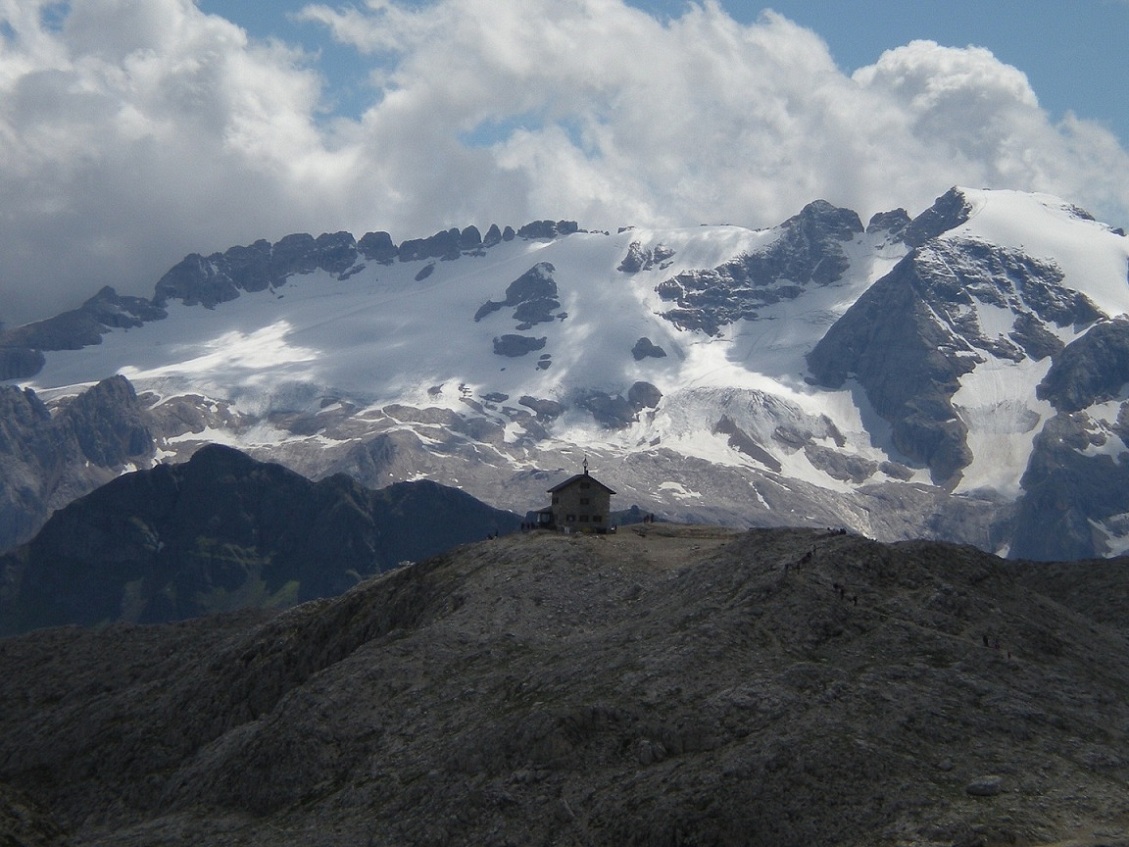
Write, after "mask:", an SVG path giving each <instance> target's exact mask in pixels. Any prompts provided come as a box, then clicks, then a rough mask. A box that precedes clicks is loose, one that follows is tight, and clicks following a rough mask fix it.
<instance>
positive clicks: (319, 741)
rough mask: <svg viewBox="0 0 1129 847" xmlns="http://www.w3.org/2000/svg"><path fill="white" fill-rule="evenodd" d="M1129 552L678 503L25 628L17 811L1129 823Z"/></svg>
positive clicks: (482, 822) (764, 823) (9, 667)
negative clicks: (641, 517) (770, 518)
mask: <svg viewBox="0 0 1129 847" xmlns="http://www.w3.org/2000/svg"><path fill="white" fill-rule="evenodd" d="M1127 581H1129V570H1127V569H1126V566H1125V562H1123V561H1120V560H1118V561H1098V562H1078V563H1072V564H1069V565H1052V564H1035V563H1009V562H1006V561H1004V560H1001V559H999V558H996V557H994V556H991V555H989V554H987V553H984V552H982V551H979V550H976V549H974V548H971V547H968V546H954V545H949V544H943V543H935V542H907V543H899V544H882V543H878V542H875V541H871V540H867V539H865V538H862V537H859V536H857V535H854V534H850V533H845V532H843V531H841V530H838V529H836V530H825V529H778V530H751V531H747V532H737V531H733V530H724V529H718V528H709V527H693V526H676V525H666V524H662V523H652V524H645V525H640V526H636V527H628V528H621V529H620V531H619V532H618V533H615V534H610V535H606V536H581V535H565V534H556V533H542V532H535V533H525V534H516V535H513V536H508V537H502V538H498V539H494V540H489V541H481V542H476V543H474V544H473V545H469V546H464V547H460V548H458V549H456V550H453V551H451V552H449V553H447V554H444V555H442V556H439V557H437V558H434V559H431V560H428V561H425V562H420V563H419V564H416V565H413V566H411V567H406V568H401V569H397V570H394V571H391V572H389V573H386V574H383V575H380V576H378V577H375V578H373V579H371V580H369V581H367V582H365V583H363V584H361V585H359V586H357V587H355V588H353V589H351V590H350V591H349V592H347V593H345V594H344V595H342V596H340V597H336V598H332V599H324V600H318V601H314V602H311V603H307V604H304V605H301V606H298V607H295V608H292V609H289V610H286V611H281V612H273V613H268V612H261V611H258V612H243V613H238V614H232V615H228V616H221V617H213V618H207V619H199V620H194V621H188V622H182V623H177V624H170V625H163V626H137V625H127V624H117V625H112V626H108V627H105V628H102V629H98V630H80V629H75V628H63V629H53V630H44V631H40V632H36V633H32V634H29V635H25V636H19V637H15V638H9V639H5V640H0V678H3V679H4V685H3V686H0V827H2V829H0V842H3V843H6V844H21V845H22V844H36V845H38V844H63V843H66V844H69V845H72V847H82V845H95V844H97V845H101V847H126V845H146V847H153V846H154V845H168V846H169V847H173V845H197V844H201V843H205V844H209V845H236V844H239V845H253V846H254V847H267V845H290V844H306V845H315V846H316V845H354V844H355V845H373V846H374V847H378V845H403V844H413V845H455V844H471V843H473V844H483V845H609V847H610V845H617V847H618V845H628V844H630V845H689V844H694V845H735V844H741V845H750V846H751V847H760V846H761V845H763V846H764V847H769V845H771V847H801V845H802V846H803V847H808V845H813V844H819V845H828V847H884V846H885V845H888V846H889V847H954V846H955V845H960V847H973V845H979V847H989V845H1004V844H1009V845H1052V844H1054V845H1072V847H1098V845H1106V847H1118V845H1122V846H1123V845H1129V826H1127V824H1126V821H1127V820H1129V795H1127V794H1126V792H1125V788H1124V786H1125V782H1126V779H1127V778H1129V746H1127V742H1126V738H1125V728H1126V726H1129V698H1127V697H1126V692H1127V691H1129V654H1127V652H1126V649H1125V639H1126V635H1127V631H1126V629H1125V626H1126V623H1125V622H1126V616H1125V611H1126V608H1125V599H1124V598H1125V597H1126V596H1129V592H1127V591H1126V588H1127V587H1129V586H1127V584H1126V583H1127Z"/></svg>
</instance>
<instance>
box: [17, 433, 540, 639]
mask: <svg viewBox="0 0 1129 847" xmlns="http://www.w3.org/2000/svg"><path fill="white" fill-rule="evenodd" d="M519 521H520V519H519V518H518V517H517V516H516V515H513V514H510V513H508V512H503V511H500V510H498V509H493V508H491V507H489V506H487V505H485V504H484V503H481V502H480V501H478V500H476V499H474V498H473V497H471V496H470V495H468V494H465V493H463V492H461V491H458V490H456V489H451V488H446V487H444V486H441V485H436V484H434V483H427V482H423V483H420V482H406V483H399V484H397V485H394V486H391V487H390V488H387V489H383V490H381V491H372V490H370V489H367V488H364V487H363V486H361V485H360V484H358V483H357V482H355V481H354V480H352V479H350V478H349V477H346V476H344V475H340V474H339V475H336V476H333V477H330V478H329V479H325V480H322V481H320V482H311V481H310V480H308V479H306V478H305V477H303V476H301V475H299V474H297V473H294V472H293V471H290V470H287V469H286V468H284V467H282V466H281V465H276V464H269V463H263V462H258V461H256V460H254V459H252V458H250V457H249V456H246V455H244V454H242V453H240V452H239V451H237V450H234V449H232V448H229V447H224V446H221V445H216V444H213V445H209V446H206V447H203V448H201V449H200V450H199V451H198V452H197V453H195V454H194V455H193V457H192V459H191V460H189V461H188V462H186V463H184V464H181V465H158V466H156V467H154V468H153V469H152V470H146V471H138V472H136V473H131V474H127V475H124V476H121V477H119V478H117V479H115V480H113V481H112V482H110V483H108V484H106V485H105V486H103V487H102V488H100V489H98V490H96V491H94V492H93V493H91V494H89V495H87V496H85V497H83V498H81V499H79V500H77V501H75V502H74V503H71V504H70V505H69V506H67V507H66V508H64V509H62V510H60V511H58V512H56V513H55V514H54V515H53V516H52V517H51V519H50V520H49V521H48V522H47V524H46V525H45V526H44V528H43V529H42V531H41V532H40V533H39V534H38V535H37V536H36V537H35V538H34V539H33V540H32V541H31V542H30V543H28V544H27V545H25V546H23V547H21V548H18V549H16V550H13V551H12V552H10V553H8V554H6V555H4V556H3V557H0V574H2V575H3V582H2V583H0V634H11V633H13V632H20V631H24V630H27V629H32V628H37V627H44V626H58V625H61V624H79V625H83V626H90V625H94V624H101V623H107V622H111V621H117V620H124V621H133V622H139V623H157V622H164V621H173V620H181V619H184V618H189V617H195V616H198V615H203V614H208V613H211V612H216V611H229V610H234V609H238V608H243V607H247V606H252V607H255V606H266V607H283V606H290V605H293V604H295V603H300V602H304V601H306V600H310V599H313V598H316V597H325V596H329V595H333V594H340V593H341V592H343V591H345V590H346V589H348V588H350V587H352V586H353V585H355V584H356V583H357V582H358V581H359V580H360V579H362V578H364V577H366V576H371V575H372V574H374V573H377V572H379V571H382V570H387V569H389V568H392V567H395V566H396V565H397V564H399V563H401V562H404V561H414V560H416V559H420V558H426V557H429V556H433V555H436V554H437V553H440V552H442V551H443V550H446V549H448V548H449V547H452V546H454V545H455V544H460V543H463V542H466V541H470V540H477V539H481V538H483V537H485V536H486V535H487V534H491V533H497V532H509V531H512V530H514V529H516V528H517V526H518V523H519Z"/></svg>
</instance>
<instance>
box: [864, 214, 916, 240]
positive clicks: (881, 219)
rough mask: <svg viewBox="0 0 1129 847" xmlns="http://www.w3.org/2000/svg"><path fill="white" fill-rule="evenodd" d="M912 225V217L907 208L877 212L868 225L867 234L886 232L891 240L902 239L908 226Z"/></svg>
mask: <svg viewBox="0 0 1129 847" xmlns="http://www.w3.org/2000/svg"><path fill="white" fill-rule="evenodd" d="M909 225H910V217H909V214H908V213H907V212H906V210H905V209H894V210H892V211H889V212H877V213H876V214H874V215H872V216H871V218H870V221H869V222H868V223H867V225H866V233H867V235H873V234H875V233H880V232H884V233H886V234H887V235H888V236H889V239H890V240H891V241H901V239H902V236H903V235H904V234H905V230H906V227H908V226H909Z"/></svg>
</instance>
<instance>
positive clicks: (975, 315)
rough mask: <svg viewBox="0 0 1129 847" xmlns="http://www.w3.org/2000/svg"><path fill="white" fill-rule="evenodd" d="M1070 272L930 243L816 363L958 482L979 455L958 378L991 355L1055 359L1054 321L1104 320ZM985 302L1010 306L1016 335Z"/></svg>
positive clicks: (1003, 253)
mask: <svg viewBox="0 0 1129 847" xmlns="http://www.w3.org/2000/svg"><path fill="white" fill-rule="evenodd" d="M1062 278H1063V276H1062V272H1061V270H1059V268H1058V267H1057V266H1055V265H1053V264H1048V263H1046V262H1043V261H1040V260H1038V259H1034V258H1031V257H1029V256H1026V255H1025V254H1023V253H1020V252H1018V251H1014V250H1008V249H1004V248H1000V247H996V246H993V245H989V244H985V243H983V242H979V241H974V240H970V239H946V240H934V241H930V242H928V243H927V244H924V245H922V246H920V247H918V248H917V249H915V250H914V251H913V252H911V253H910V254H909V255H908V256H907V257H906V258H905V259H903V260H902V261H901V262H900V263H899V264H898V265H897V266H896V267H895V268H894V270H893V271H891V272H890V273H889V274H888V275H887V276H885V277H884V278H882V279H880V280H879V281H877V282H876V283H875V284H874V285H873V286H871V288H870V289H868V290H867V291H866V292H865V293H864V294H863V295H862V296H861V297H860V298H859V299H858V300H857V301H856V302H855V304H854V305H853V306H852V307H851V308H850V309H848V311H847V312H846V313H845V314H844V315H843V317H842V318H841V319H840V320H839V321H837V322H836V323H835V325H834V326H832V327H831V329H830V330H829V331H828V332H827V334H826V335H825V336H824V337H823V339H822V340H820V342H819V343H818V344H817V345H816V347H815V348H814V349H813V350H812V352H811V353H810V354H809V356H808V364H809V366H810V368H811V371H812V374H813V375H814V376H815V378H816V379H817V380H818V381H819V382H820V383H822V384H824V385H828V386H840V385H842V384H843V383H844V381H845V380H846V379H847V378H849V377H853V378H856V379H857V380H858V381H859V383H860V384H861V385H862V386H863V388H864V389H865V390H866V392H867V397H868V398H869V399H870V401H871V403H873V405H874V407H875V409H876V410H877V411H878V413H879V414H880V415H882V416H883V417H884V418H886V419H887V420H888V421H889V422H890V423H891V424H892V426H893V437H894V443H895V444H896V446H897V447H898V449H899V450H901V451H902V452H903V453H904V454H905V455H907V456H909V457H910V458H912V459H915V460H917V461H920V462H922V463H923V464H925V465H927V466H928V467H929V468H930V469H931V471H932V474H933V478H934V480H935V481H936V482H938V483H939V484H951V483H952V482H953V481H955V480H956V479H958V478H959V477H957V474H959V472H960V469H961V468H962V467H964V466H965V465H967V464H968V462H969V461H971V453H970V452H969V450H968V447H967V427H966V425H965V424H964V423H963V422H962V421H961V420H960V416H959V415H958V414H957V413H956V410H955V409H954V408H953V406H952V398H953V395H954V394H955V393H956V391H957V390H958V389H959V387H960V385H959V379H960V377H961V376H963V375H964V374H966V373H969V372H970V371H971V370H972V369H973V367H974V366H975V365H976V364H978V363H982V362H984V361H986V360H987V359H988V358H989V357H994V358H997V359H1008V360H1011V361H1015V362H1018V361H1022V360H1023V359H1025V358H1031V359H1034V360H1041V359H1044V358H1046V357H1047V356H1052V355H1054V354H1055V353H1057V352H1059V349H1060V348H1061V346H1062V343H1061V342H1060V341H1059V340H1058V338H1057V336H1055V335H1054V333H1053V332H1052V331H1051V328H1053V327H1065V326H1071V327H1074V328H1076V329H1077V328H1082V327H1085V326H1086V325H1088V324H1090V323H1093V322H1094V321H1095V320H1098V319H1099V318H1101V317H1103V315H1102V313H1101V311H1100V310H1098V309H1097V307H1096V306H1094V305H1093V303H1091V302H1090V301H1089V300H1088V299H1087V298H1086V297H1085V296H1084V295H1082V294H1079V293H1077V292H1075V291H1073V290H1070V289H1068V288H1065V287H1064V286H1063V285H1062ZM982 309H988V310H992V312H993V314H995V313H999V312H1002V313H1004V314H1005V315H1006V320H1007V321H1009V322H1010V323H1011V324H1012V327H1013V328H1012V330H1011V332H1009V333H1008V334H1007V335H1006V336H1000V335H998V334H996V333H995V332H994V331H989V330H988V329H987V328H985V327H984V326H983V325H982V323H981V316H982V312H981V310H982ZM993 329H994V328H993ZM895 351H896V352H895ZM892 353H893V355H892ZM1056 361H1057V360H1056ZM1052 370H1053V369H1052ZM1051 390H1053V389H1050V388H1049V389H1048V391H1051Z"/></svg>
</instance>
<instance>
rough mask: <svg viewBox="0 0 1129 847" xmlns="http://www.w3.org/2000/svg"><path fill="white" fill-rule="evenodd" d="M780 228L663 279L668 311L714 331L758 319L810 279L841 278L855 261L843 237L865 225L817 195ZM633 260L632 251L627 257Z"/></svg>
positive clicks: (687, 325) (683, 322)
mask: <svg viewBox="0 0 1129 847" xmlns="http://www.w3.org/2000/svg"><path fill="white" fill-rule="evenodd" d="M778 231H779V233H780V236H779V237H778V238H777V239H776V240H775V241H773V242H772V243H771V244H769V245H767V246H765V247H763V248H761V249H759V250H756V251H754V252H752V253H747V254H745V255H742V256H739V257H737V258H735V259H733V260H731V261H729V262H726V263H725V264H723V265H719V266H718V267H716V268H713V269H712V270H694V271H686V272H684V273H680V274H678V275H677V276H675V277H673V278H671V279H668V280H665V281H664V282H662V283H660V284H659V285H658V286H657V287H656V289H655V290H656V291H657V293H658V294H659V296H660V297H661V298H662V299H663V300H665V301H667V302H671V303H674V304H675V308H673V309H670V310H668V311H667V312H665V313H664V314H663V316H664V317H665V318H667V320H669V321H671V322H672V323H673V324H675V326H678V327H679V328H680V329H697V330H701V331H703V332H705V333H707V334H709V335H717V334H718V333H719V332H720V329H721V327H723V326H725V325H727V324H730V323H733V322H734V321H737V320H755V319H756V318H758V317H759V314H758V309H763V308H764V307H766V306H770V305H772V304H774V303H778V302H780V301H781V300H794V299H795V298H797V297H799V296H800V295H801V294H802V293H803V291H804V288H805V287H806V286H807V285H813V284H814V285H830V284H832V283H835V282H837V281H838V280H839V279H841V278H842V275H843V274H844V273H845V272H846V270H847V268H848V267H849V266H850V260H848V259H847V255H846V253H844V252H843V242H845V241H850V240H852V239H853V238H855V237H856V236H858V235H859V234H861V233H862V232H863V227H862V222H861V221H860V220H859V217H858V215H857V214H856V213H855V212H852V211H851V210H850V209H840V208H837V207H835V206H832V205H831V204H830V203H828V202H826V201H825V200H817V201H815V202H814V203H809V204H808V205H807V206H805V207H804V208H803V210H802V211H801V212H800V213H799V214H798V215H795V216H793V217H791V218H789V219H788V220H786V221H785V222H784V223H783V224H781V225H780V226H779V227H778ZM631 260H632V256H631V254H630V253H629V255H628V259H626V260H625V262H627V261H631ZM632 264H633V263H632ZM621 269H624V268H623V266H622V265H621Z"/></svg>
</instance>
